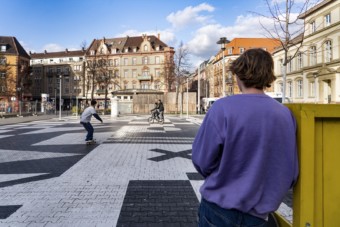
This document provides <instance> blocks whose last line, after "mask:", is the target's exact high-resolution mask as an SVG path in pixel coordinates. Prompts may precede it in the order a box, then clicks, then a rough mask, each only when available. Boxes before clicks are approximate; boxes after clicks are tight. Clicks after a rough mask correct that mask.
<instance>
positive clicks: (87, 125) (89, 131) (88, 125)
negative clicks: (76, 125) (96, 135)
mask: <svg viewBox="0 0 340 227" xmlns="http://www.w3.org/2000/svg"><path fill="white" fill-rule="evenodd" d="M80 124H82V125H83V126H84V128H85V129H86V131H87V135H86V139H85V141H89V140H93V131H94V129H93V127H92V125H91V123H90V122H80Z"/></svg>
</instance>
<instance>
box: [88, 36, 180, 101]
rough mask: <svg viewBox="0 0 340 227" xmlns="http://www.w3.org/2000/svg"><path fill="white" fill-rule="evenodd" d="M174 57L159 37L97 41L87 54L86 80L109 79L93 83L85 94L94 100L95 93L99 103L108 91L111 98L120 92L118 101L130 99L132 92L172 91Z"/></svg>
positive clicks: (92, 44) (170, 48)
mask: <svg viewBox="0 0 340 227" xmlns="http://www.w3.org/2000/svg"><path fill="white" fill-rule="evenodd" d="M173 55H174V49H173V48H172V47H168V46H167V45H166V44H165V43H164V42H162V41H161V40H160V36H159V35H158V37H156V36H153V35H151V36H148V35H146V34H143V35H142V36H136V37H129V36H126V37H118V38H110V39H107V38H103V39H99V40H96V39H95V40H93V42H92V43H91V45H90V46H89V48H88V50H87V52H86V76H85V77H86V78H92V77H103V76H104V77H106V78H108V80H106V81H94V83H91V82H90V83H91V84H90V89H88V91H85V95H86V96H87V97H90V96H91V91H92V90H94V91H95V92H94V97H95V98H96V99H99V100H100V99H103V98H104V94H105V92H108V94H109V96H110V97H111V94H112V93H119V97H118V98H124V97H125V96H126V97H125V98H126V99H130V98H131V97H132V96H131V95H130V94H131V92H132V93H133V92H135V93H136V92H137V91H138V92H141V91H143V90H144V91H147V90H155V91H160V92H168V91H169V87H171V84H169V83H168V80H167V75H169V74H171V72H169V70H170V68H173V67H170V66H169V64H170V65H171V64H173ZM96 65H97V66H99V65H100V67H97V66H96ZM103 68H104V70H101V69H103ZM124 91H126V92H125V93H126V95H124Z"/></svg>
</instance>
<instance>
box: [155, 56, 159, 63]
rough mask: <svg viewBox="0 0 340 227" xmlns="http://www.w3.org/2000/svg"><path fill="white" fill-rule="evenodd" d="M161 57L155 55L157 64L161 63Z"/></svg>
mask: <svg viewBox="0 0 340 227" xmlns="http://www.w3.org/2000/svg"><path fill="white" fill-rule="evenodd" d="M159 59H160V58H159V56H156V57H155V63H156V64H159V63H160V60H159Z"/></svg>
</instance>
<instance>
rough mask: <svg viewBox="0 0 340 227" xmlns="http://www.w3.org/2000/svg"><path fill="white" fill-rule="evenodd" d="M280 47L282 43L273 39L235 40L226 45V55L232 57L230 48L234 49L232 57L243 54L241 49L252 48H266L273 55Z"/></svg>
mask: <svg viewBox="0 0 340 227" xmlns="http://www.w3.org/2000/svg"><path fill="white" fill-rule="evenodd" d="M278 46H280V41H279V40H277V39H272V38H235V39H233V40H231V42H230V43H228V44H227V45H226V50H225V53H224V54H225V55H230V54H228V53H230V52H229V49H230V48H232V55H239V54H241V53H240V48H244V50H248V49H252V48H265V49H266V50H267V51H268V52H269V53H272V52H273V51H274V49H275V48H277V47H278Z"/></svg>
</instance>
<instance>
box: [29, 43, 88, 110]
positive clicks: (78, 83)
mask: <svg viewBox="0 0 340 227" xmlns="http://www.w3.org/2000/svg"><path fill="white" fill-rule="evenodd" d="M30 56H31V67H32V75H31V77H32V97H33V99H34V100H41V94H47V95H48V97H49V100H48V101H51V102H53V103H54V104H57V105H56V107H57V108H58V106H59V99H60V92H61V99H62V108H63V109H69V108H70V107H71V106H73V105H75V103H76V101H77V100H81V99H82V98H83V97H84V85H85V84H84V73H85V70H84V65H85V50H76V51H69V50H68V49H66V50H65V51H60V52H47V51H44V52H43V53H30ZM60 88H61V89H60Z"/></svg>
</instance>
